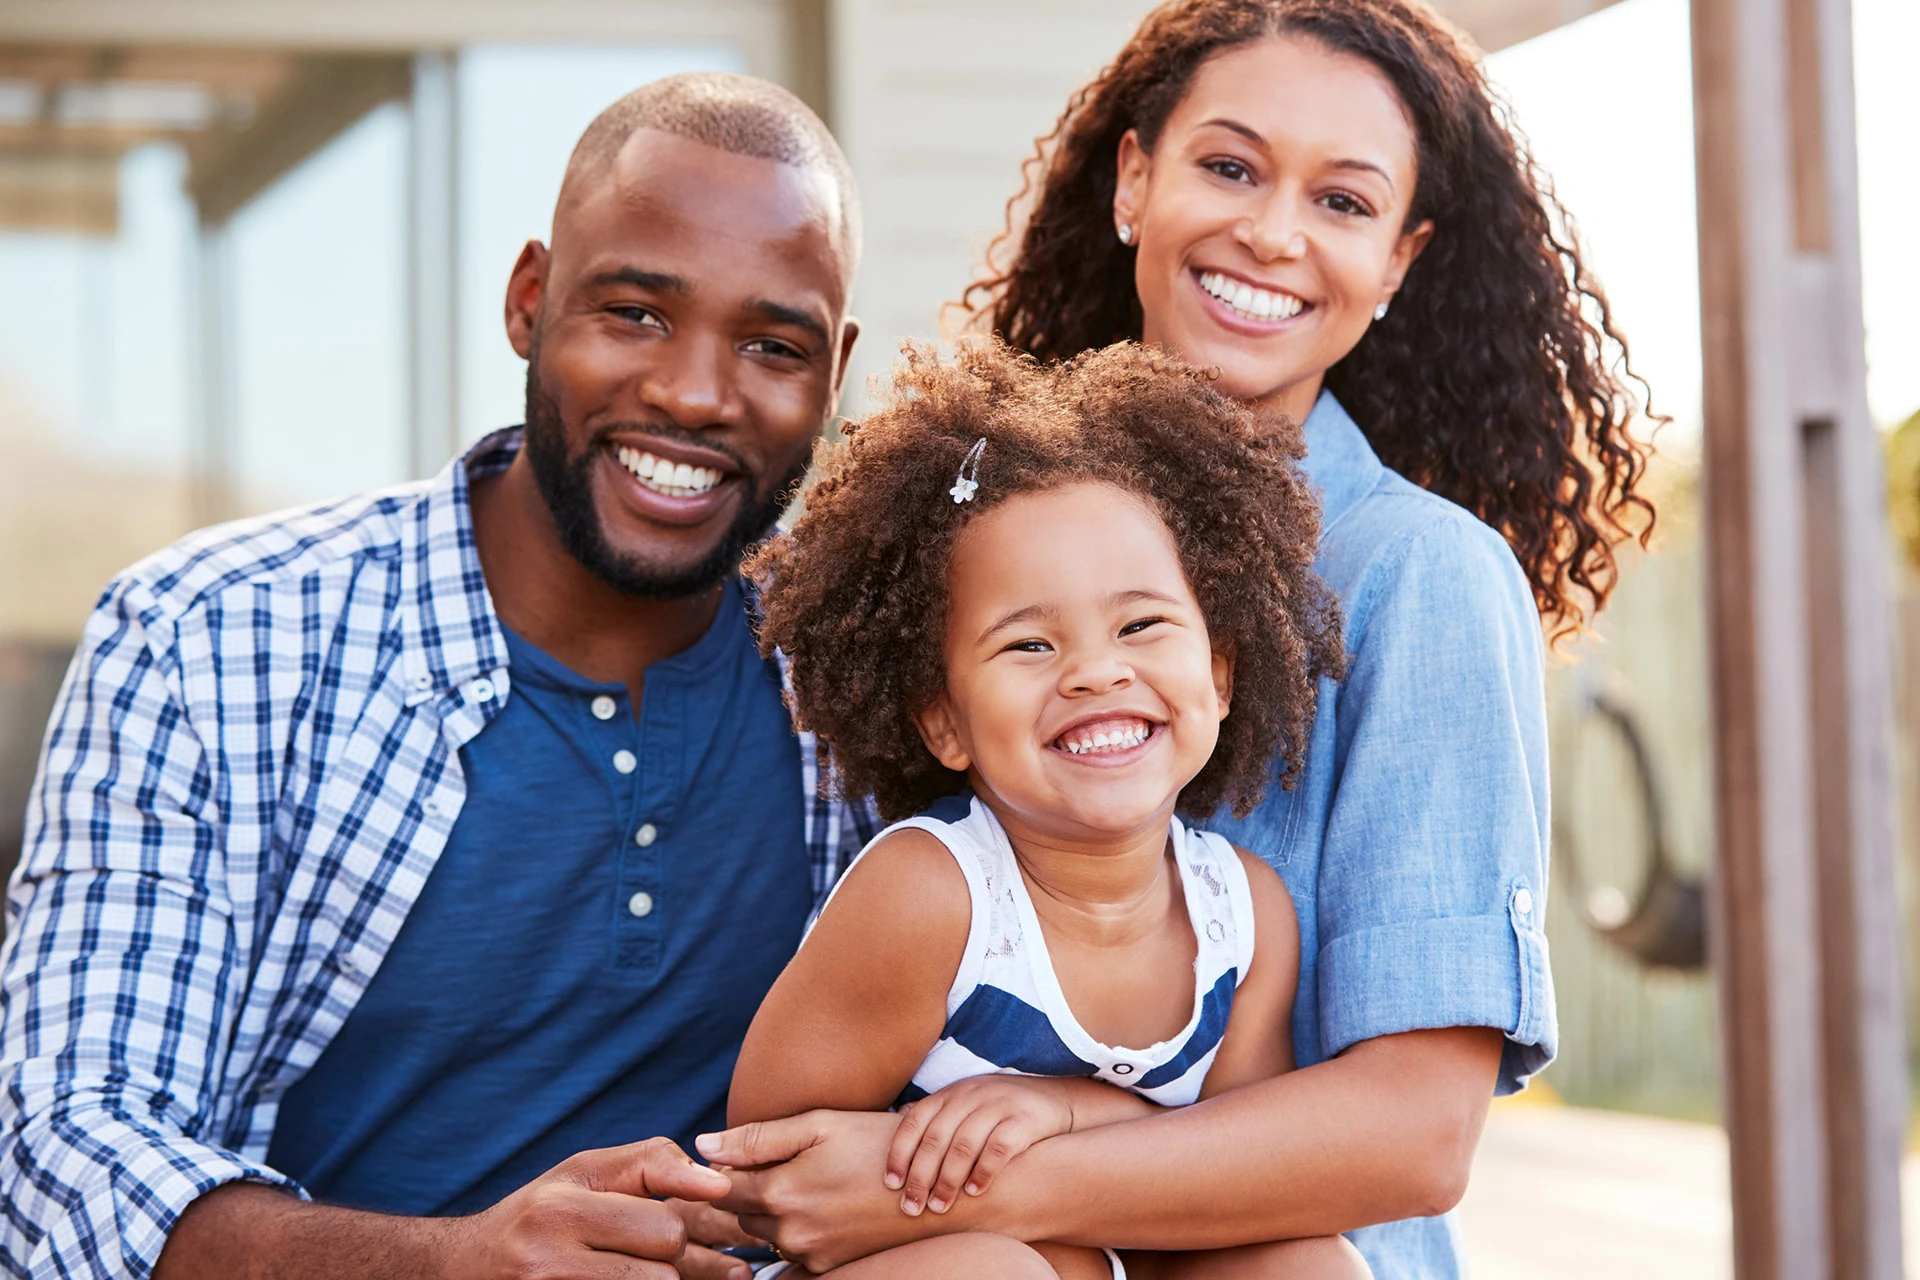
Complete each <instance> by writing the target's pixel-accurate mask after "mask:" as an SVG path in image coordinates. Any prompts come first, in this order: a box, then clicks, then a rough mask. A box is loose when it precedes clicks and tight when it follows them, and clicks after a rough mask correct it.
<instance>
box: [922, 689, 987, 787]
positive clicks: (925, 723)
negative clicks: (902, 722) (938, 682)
mask: <svg viewBox="0 0 1920 1280" xmlns="http://www.w3.org/2000/svg"><path fill="white" fill-rule="evenodd" d="M913 723H914V725H915V726H916V727H917V728H918V729H919V730H920V741H922V742H924V743H926V744H927V750H929V751H931V752H933V758H934V759H936V760H938V761H939V762H940V763H941V764H943V765H945V766H947V768H949V769H951V770H953V771H954V772H955V773H965V772H966V771H967V770H968V769H969V768H971V767H972V765H973V757H972V756H970V755H968V754H967V749H966V747H965V746H963V745H962V744H961V742H960V730H959V727H958V725H957V724H956V723H955V721H954V715H953V704H952V703H951V702H949V701H947V695H946V694H944V693H943V694H941V695H940V696H939V697H938V698H935V699H934V700H933V702H932V703H931V704H930V705H928V707H927V708H926V710H924V711H921V712H919V713H917V714H916V715H915V716H914V717H913Z"/></svg>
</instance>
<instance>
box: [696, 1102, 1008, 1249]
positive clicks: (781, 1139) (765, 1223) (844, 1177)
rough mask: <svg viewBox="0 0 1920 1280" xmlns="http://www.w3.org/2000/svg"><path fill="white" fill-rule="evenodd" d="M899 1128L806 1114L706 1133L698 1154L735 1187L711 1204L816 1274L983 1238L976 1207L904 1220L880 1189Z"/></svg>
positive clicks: (868, 1117)
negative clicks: (908, 1247) (939, 1239)
mask: <svg viewBox="0 0 1920 1280" xmlns="http://www.w3.org/2000/svg"><path fill="white" fill-rule="evenodd" d="M898 1126H899V1119H898V1117H896V1116H892V1115H889V1114H888V1113H886V1112H884V1111H808V1112H804V1113H802V1114H800V1115H797V1116H792V1117H789V1118H788V1119H785V1120H763V1121H758V1122H756V1123H753V1124H745V1125H741V1126H740V1127H738V1128H736V1129H729V1130H727V1131H726V1132H725V1133H710V1134H703V1135H701V1137H700V1138H699V1140H698V1146H699V1148H700V1153H701V1154H702V1155H704V1156H705V1157H706V1158H707V1159H709V1160H711V1161H713V1162H714V1163H715V1164H716V1165H724V1166H726V1167H727V1172H728V1175H729V1176H730V1177H731V1178H732V1179H733V1191H732V1192H731V1194H729V1195H726V1196H723V1197H721V1198H720V1199H719V1200H718V1201H716V1202H715V1203H717V1204H718V1205H719V1206H720V1207H721V1208H723V1209H727V1210H731V1211H732V1212H734V1213H738V1214H739V1215H740V1225H741V1226H742V1227H744V1228H746V1230H748V1231H750V1232H752V1233H753V1234H754V1235H757V1236H760V1237H762V1238H763V1239H766V1240H770V1241H772V1242H773V1243H774V1244H775V1245H777V1246H779V1249H780V1252H781V1253H782V1254H784V1255H785V1256H786V1257H788V1258H791V1259H793V1260H794V1261H796V1262H799V1263H800V1264H801V1265H802V1266H804V1267H806V1268H807V1269H808V1270H809V1271H815V1272H819V1271H827V1270H830V1269H831V1268H833V1267H838V1266H843V1265H845V1264H846V1263H849V1262H852V1261H853V1260H854V1259H856V1258H864V1257H866V1256H867V1255H868V1254H870V1253H878V1252H879V1251H880V1250H882V1249H890V1248H892V1247H893V1246H895V1245H900V1244H906V1243H908V1242H909V1241H912V1240H918V1239H921V1238H923V1237H926V1236H930V1235H942V1234H945V1233H947V1232H953V1231H974V1230H981V1229H982V1222H981V1215H980V1213H979V1209H980V1206H981V1205H982V1204H984V1203H986V1202H984V1201H982V1200H978V1199H974V1200H970V1201H968V1202H967V1203H966V1205H965V1206H964V1208H965V1209H966V1210H967V1211H966V1212H952V1213H946V1214H922V1215H921V1216H919V1217H908V1216H907V1215H906V1214H904V1213H902V1212H900V1200H899V1195H898V1193H897V1192H895V1191H891V1190H889V1189H888V1188H887V1185H886V1183H885V1182H884V1181H883V1180H882V1178H883V1175H884V1173H885V1170H886V1165H887V1150H888V1147H889V1146H890V1145H891V1143H892V1141H893V1136H894V1132H895V1130H896V1129H897V1128H898Z"/></svg>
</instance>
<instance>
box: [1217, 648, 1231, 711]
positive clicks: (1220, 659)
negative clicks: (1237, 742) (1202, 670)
mask: <svg viewBox="0 0 1920 1280" xmlns="http://www.w3.org/2000/svg"><path fill="white" fill-rule="evenodd" d="M1213 693H1214V696H1215V697H1217V698H1219V699H1220V718H1221V719H1222V720H1225V719H1226V718H1227V712H1228V711H1229V710H1230V709H1232V706H1233V655H1232V654H1231V653H1215V654H1214V655H1213Z"/></svg>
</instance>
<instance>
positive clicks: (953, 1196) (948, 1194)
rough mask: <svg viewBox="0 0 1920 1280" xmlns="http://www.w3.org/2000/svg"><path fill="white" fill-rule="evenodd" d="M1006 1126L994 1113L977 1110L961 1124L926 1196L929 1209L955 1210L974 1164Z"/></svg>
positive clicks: (940, 1210)
mask: <svg viewBox="0 0 1920 1280" xmlns="http://www.w3.org/2000/svg"><path fill="white" fill-rule="evenodd" d="M1006 1127H1007V1124H1006V1122H1005V1117H1004V1116H1003V1115H1001V1114H1000V1113H996V1112H992V1111H976V1112H974V1113H973V1114H972V1115H970V1116H968V1117H967V1118H966V1119H965V1120H964V1121H962V1122H961V1124H960V1125H959V1127H958V1128H956V1129H955V1130H954V1132H953V1141H951V1142H949V1143H948V1144H947V1154H946V1158H945V1159H943V1160H941V1162H940V1173H939V1175H938V1177H937V1178H936V1179H935V1181H934V1184H933V1189H932V1191H931V1192H929V1193H928V1195H927V1208H929V1209H931V1210H933V1211H934V1212H935V1213H945V1212H946V1211H947V1210H948V1209H950V1208H952V1207H953V1202H954V1201H955V1200H957V1199H959V1197H960V1187H961V1185H962V1184H963V1183H965V1182H966V1181H967V1176H968V1175H969V1174H971V1173H972V1172H973V1166H974V1162H975V1161H976V1160H977V1159H978V1158H979V1156H980V1153H981V1152H982V1151H985V1150H986V1148H987V1144H988V1143H989V1142H990V1141H992V1140H993V1135H994V1133H995V1131H996V1129H997V1128H1006Z"/></svg>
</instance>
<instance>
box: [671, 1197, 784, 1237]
mask: <svg viewBox="0 0 1920 1280" xmlns="http://www.w3.org/2000/svg"><path fill="white" fill-rule="evenodd" d="M669 1203H670V1204H672V1206H673V1208H674V1211H675V1212H676V1213H678V1214H679V1215H680V1220H681V1221H682V1222H684V1223H686V1224H687V1239H688V1240H689V1241H691V1242H692V1243H694V1244H711V1245H720V1246H722V1247H725V1246H729V1245H763V1244H765V1243H766V1241H764V1240H762V1239H760V1238H759V1237H758V1236H751V1235H748V1234H747V1233H746V1232H745V1231H744V1230H743V1229H741V1226H740V1219H739V1218H736V1217H735V1216H734V1215H733V1214H731V1213H728V1212H727V1211H726V1210H724V1209H716V1208H714V1207H713V1206H712V1205H710V1204H702V1203H701V1202H700V1201H698V1200H673V1201H669Z"/></svg>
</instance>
